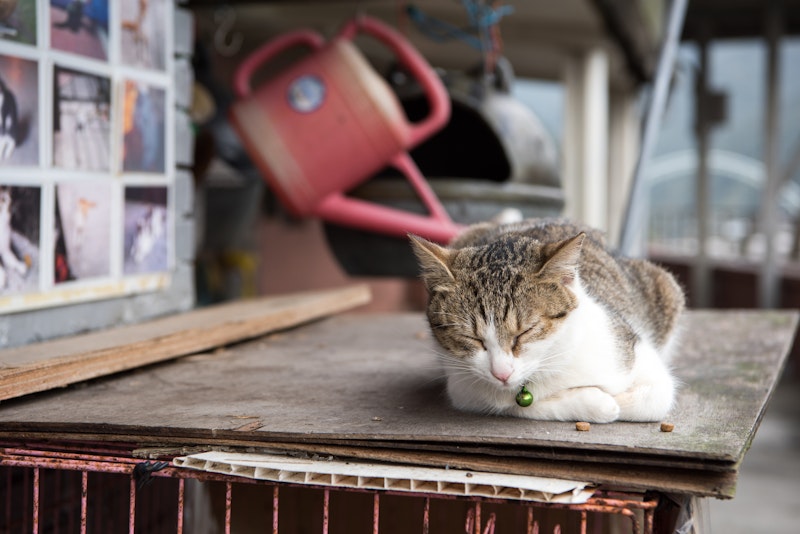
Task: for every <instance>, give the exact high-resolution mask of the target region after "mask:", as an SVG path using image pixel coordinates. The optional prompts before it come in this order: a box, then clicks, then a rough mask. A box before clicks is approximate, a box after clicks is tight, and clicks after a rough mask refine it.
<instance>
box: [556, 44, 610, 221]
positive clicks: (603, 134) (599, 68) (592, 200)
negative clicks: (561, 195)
mask: <svg viewBox="0 0 800 534" xmlns="http://www.w3.org/2000/svg"><path fill="white" fill-rule="evenodd" d="M564 82H565V85H566V86H567V106H566V113H567V117H566V121H565V122H566V132H565V136H564V137H565V142H564V175H565V180H564V181H565V183H564V189H565V192H566V196H567V206H566V213H567V215H568V216H570V217H572V218H575V219H578V220H581V221H583V222H585V223H587V224H589V225H591V226H594V227H597V228H600V229H603V230H606V229H607V227H608V106H609V88H608V85H609V60H608V53H607V52H606V51H605V50H604V49H603V48H601V47H595V48H592V49H590V50H587V51H585V52H583V53H581V54H578V55H576V56H574V57H572V58H570V60H569V61H568V63H567V66H566V68H565V71H564Z"/></svg>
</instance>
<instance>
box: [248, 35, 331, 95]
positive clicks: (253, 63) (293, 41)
mask: <svg viewBox="0 0 800 534" xmlns="http://www.w3.org/2000/svg"><path fill="white" fill-rule="evenodd" d="M324 44H325V40H324V39H323V38H322V36H321V35H320V34H318V33H315V32H313V31H311V30H299V31H296V32H291V33H287V34H284V35H281V36H279V37H276V38H275V39H272V40H271V41H268V42H267V43H265V44H264V45H262V46H261V48H258V49H257V50H256V51H255V52H253V53H252V54H250V55H249V56H247V58H246V59H245V60H244V61H242V64H241V65H239V68H238V69H237V70H236V74H235V77H234V80H233V87H234V89H235V91H236V93H237V95H238V96H239V97H240V98H244V97H246V96H249V95H250V93H251V92H252V88H251V86H250V80H251V79H252V77H253V73H255V72H256V70H258V68H259V67H261V65H262V64H264V63H265V62H266V61H268V60H270V59H272V58H273V57H275V56H277V55H278V54H280V53H281V52H283V51H284V50H288V49H289V48H292V47H293V46H298V45H305V46H307V47H309V48H311V49H318V48H322V46H323V45H324Z"/></svg>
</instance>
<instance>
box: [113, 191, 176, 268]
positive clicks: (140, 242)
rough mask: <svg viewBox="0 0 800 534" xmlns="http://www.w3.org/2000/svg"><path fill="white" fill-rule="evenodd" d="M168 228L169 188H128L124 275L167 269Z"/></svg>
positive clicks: (126, 195)
mask: <svg viewBox="0 0 800 534" xmlns="http://www.w3.org/2000/svg"><path fill="white" fill-rule="evenodd" d="M168 228H169V217H168V212H167V188H166V187H127V188H125V240H124V241H125V258H124V263H123V272H124V274H139V273H153V272H163V271H166V270H167V267H168V258H169V256H168V248H167V243H168V241H169V240H168V236H169V231H168Z"/></svg>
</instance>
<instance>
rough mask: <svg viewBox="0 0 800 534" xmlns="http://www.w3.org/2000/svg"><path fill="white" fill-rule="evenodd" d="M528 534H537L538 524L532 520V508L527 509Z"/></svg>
mask: <svg viewBox="0 0 800 534" xmlns="http://www.w3.org/2000/svg"><path fill="white" fill-rule="evenodd" d="M528 534H539V522H538V521H534V520H533V508H532V507H530V506H529V507H528Z"/></svg>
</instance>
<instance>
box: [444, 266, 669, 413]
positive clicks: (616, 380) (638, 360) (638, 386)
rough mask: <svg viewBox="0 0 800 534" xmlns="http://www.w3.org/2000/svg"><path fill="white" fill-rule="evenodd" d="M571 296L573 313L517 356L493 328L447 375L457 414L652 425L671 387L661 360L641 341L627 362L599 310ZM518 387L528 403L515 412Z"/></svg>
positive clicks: (579, 291) (581, 296)
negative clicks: (526, 393) (467, 369)
mask: <svg viewBox="0 0 800 534" xmlns="http://www.w3.org/2000/svg"><path fill="white" fill-rule="evenodd" d="M571 290H572V291H573V292H574V293H575V295H576V296H577V297H578V302H579V304H578V307H577V308H576V309H575V310H573V311H572V312H571V313H570V314H569V316H568V317H567V318H566V319H565V320H564V323H563V324H562V325H561V326H560V327H559V328H558V329H557V330H556V331H555V332H554V333H553V334H552V335H550V336H549V337H547V338H546V339H543V340H538V341H534V342H531V343H529V344H527V345H526V346H525V347H524V348H523V350H522V351H521V352H520V353H519V354H518V355H516V356H515V355H513V354H511V353H510V352H509V351H506V350H504V349H503V348H502V347H501V344H500V343H499V342H498V340H497V334H496V330H495V329H494V326H493V325H490V328H489V329H488V330H487V332H486V335H485V339H484V345H485V346H486V349H485V350H480V351H477V352H476V353H475V354H474V355H473V356H472V357H471V360H470V361H469V367H470V374H471V377H465V375H464V370H463V368H461V369H455V368H450V369H448V381H447V391H448V394H449V396H450V399H451V401H452V402H453V404H454V406H455V407H457V408H459V409H464V410H469V411H477V412H488V413H498V414H510V415H516V416H520V417H527V418H532V419H551V420H552V419H554V420H564V421H573V420H581V421H591V422H601V423H603V422H611V421H614V420H617V419H622V420H628V421H654V420H659V419H661V418H663V417H664V416H665V415H666V413H667V412H668V411H669V409H670V408H671V406H672V403H673V399H674V390H675V384H674V379H673V378H672V376H671V374H670V372H669V369H668V368H667V366H666V364H665V363H664V361H663V359H662V357H661V355H659V353H658V352H657V351H656V349H655V348H654V347H653V345H652V344H651V343H650V342H649V340H647V339H646V338H642V339H640V340H639V341H638V342H637V343H636V345H635V358H634V361H633V362H630V361H629V360H630V359H629V358H628V357H627V356H626V355H625V354H624V353H623V351H622V348H621V347H620V346H619V341H618V339H617V337H616V336H615V334H614V332H613V328H612V324H611V320H610V318H609V316H608V314H607V312H606V310H605V309H604V308H603V307H602V306H601V305H599V304H598V303H597V302H595V301H594V300H593V299H592V298H591V297H590V296H589V295H588V294H587V293H586V292H585V291H584V290H583V288H582V286H581V284H580V281H578V280H576V283H575V284H574V285H573V286H572V288H571ZM523 385H524V386H525V387H526V388H527V389H528V390H529V391H531V392H532V393H533V396H534V403H533V405H531V406H529V407H521V406H518V405H517V404H516V402H515V397H516V394H517V392H518V391H519V390H520V388H521V387H522V386H523Z"/></svg>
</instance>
